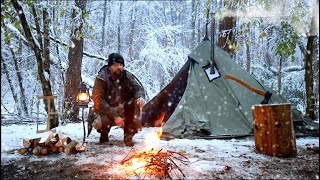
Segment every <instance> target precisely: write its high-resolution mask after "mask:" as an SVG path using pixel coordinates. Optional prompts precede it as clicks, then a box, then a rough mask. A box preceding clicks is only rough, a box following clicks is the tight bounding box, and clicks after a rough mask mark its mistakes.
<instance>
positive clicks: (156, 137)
mask: <svg viewBox="0 0 320 180" xmlns="http://www.w3.org/2000/svg"><path fill="white" fill-rule="evenodd" d="M164 116H165V113H161V115H160V118H159V119H158V120H157V121H156V122H158V123H159V124H160V126H157V127H160V130H159V131H156V132H153V133H149V134H147V135H146V137H145V140H144V143H145V150H144V152H145V153H150V154H151V153H152V154H156V153H157V152H158V151H159V148H160V137H161V135H162V125H161V123H162V121H163V119H164ZM159 124H158V125H159ZM130 161H131V162H130V164H129V166H128V167H126V169H127V170H129V171H133V172H135V173H136V174H144V173H146V169H145V166H146V165H147V163H148V162H147V160H146V159H144V158H132V159H131V160H130ZM148 171H152V169H151V170H150V169H149V170H148Z"/></svg>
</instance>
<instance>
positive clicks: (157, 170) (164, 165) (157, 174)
mask: <svg viewBox="0 0 320 180" xmlns="http://www.w3.org/2000/svg"><path fill="white" fill-rule="evenodd" d="M135 158H137V159H139V160H140V161H142V162H145V163H144V165H142V166H141V167H137V168H136V169H133V172H134V173H135V175H136V176H138V177H139V178H142V179H144V178H159V179H173V178H174V179H176V178H177V179H184V178H185V177H186V176H185V175H184V174H183V172H182V170H181V169H180V168H179V166H178V165H177V164H176V163H175V162H174V160H178V161H180V162H181V163H183V164H185V165H187V164H189V159H188V158H187V157H186V156H184V155H182V154H181V153H178V152H174V151H169V150H168V151H163V150H162V149H160V150H158V151H152V150H151V152H136V151H133V149H131V151H130V152H129V153H128V155H127V156H126V157H125V158H124V159H123V160H122V161H121V165H128V166H132V165H133V164H132V160H133V159H135ZM138 172H141V173H138Z"/></svg>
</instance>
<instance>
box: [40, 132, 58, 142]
mask: <svg viewBox="0 0 320 180" xmlns="http://www.w3.org/2000/svg"><path fill="white" fill-rule="evenodd" d="M53 137H54V135H53V133H52V132H51V131H50V132H46V133H43V135H42V137H41V139H40V141H39V144H44V145H46V144H47V143H48V142H49V141H50V140H51V139H52V138H53Z"/></svg>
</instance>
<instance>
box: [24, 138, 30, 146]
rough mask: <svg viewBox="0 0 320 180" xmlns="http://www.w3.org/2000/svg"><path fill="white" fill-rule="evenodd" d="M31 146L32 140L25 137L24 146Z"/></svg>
mask: <svg viewBox="0 0 320 180" xmlns="http://www.w3.org/2000/svg"><path fill="white" fill-rule="evenodd" d="M30 146H31V143H30V140H29V139H28V138H23V147H25V148H29V147H30Z"/></svg>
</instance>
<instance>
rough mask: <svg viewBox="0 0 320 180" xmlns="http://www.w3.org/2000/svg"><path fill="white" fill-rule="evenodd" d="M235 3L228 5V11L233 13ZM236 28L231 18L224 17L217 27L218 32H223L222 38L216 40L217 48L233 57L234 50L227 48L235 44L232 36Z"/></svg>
mask: <svg viewBox="0 0 320 180" xmlns="http://www.w3.org/2000/svg"><path fill="white" fill-rule="evenodd" d="M234 6H235V3H232V2H231V3H230V5H229V7H227V8H228V10H229V11H230V12H234V9H235V8H234ZM235 26H236V22H235V20H234V18H233V17H232V16H226V17H225V18H224V19H223V20H222V21H221V22H220V25H219V32H225V33H224V35H223V36H220V37H219V39H218V46H219V47H221V48H222V49H223V50H225V51H226V52H228V53H229V54H230V56H231V57H232V56H233V53H234V50H233V49H232V48H229V46H228V44H236V39H235V36H234V35H233V28H234V27H235Z"/></svg>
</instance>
